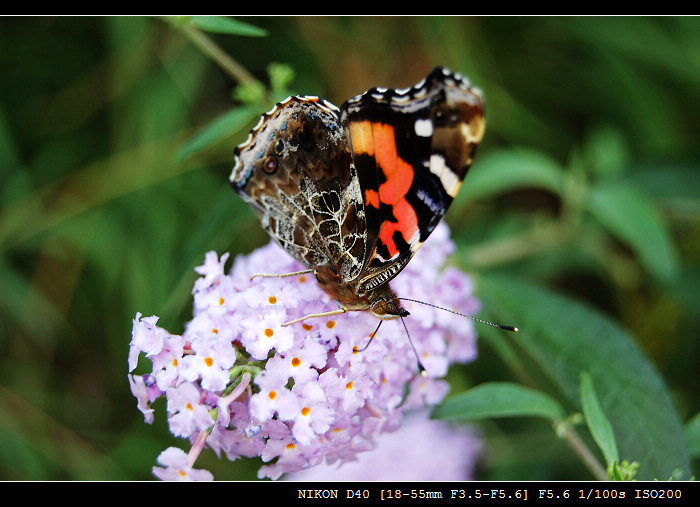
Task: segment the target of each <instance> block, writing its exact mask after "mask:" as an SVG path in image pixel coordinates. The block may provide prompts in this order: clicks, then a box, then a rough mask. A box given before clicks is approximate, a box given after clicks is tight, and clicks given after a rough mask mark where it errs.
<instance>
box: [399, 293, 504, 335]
mask: <svg viewBox="0 0 700 507" xmlns="http://www.w3.org/2000/svg"><path fill="white" fill-rule="evenodd" d="M399 299H400V300H401V301H410V302H412V303H420V304H421V305H425V306H432V307H433V308H437V309H438V310H444V311H446V312H450V313H454V314H455V315H459V316H460V317H466V318H468V319H471V320H474V321H476V322H480V323H482V324H488V325H489V326H493V327H497V328H499V329H505V330H506V331H512V332H514V333H517V332H518V328H517V327H515V326H504V325H503V324H494V323H493V322H489V321H488V320H481V319H478V318H476V317H472V316H471V315H466V314H464V313H459V312H455V311H454V310H450V309H449V308H443V307H442V306H438V305H434V304H431V303H426V302H424V301H418V300H417V299H408V298H399ZM401 320H403V319H401ZM405 325H406V324H404V326H405Z"/></svg>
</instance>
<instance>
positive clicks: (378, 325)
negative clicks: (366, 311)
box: [355, 317, 426, 376]
mask: <svg viewBox="0 0 700 507" xmlns="http://www.w3.org/2000/svg"><path fill="white" fill-rule="evenodd" d="M400 318H401V324H403V328H404V329H405V330H406V336H408V343H410V344H411V348H412V349H413V353H414V354H415V356H416V360H417V361H418V371H419V372H420V374H421V375H423V376H425V375H426V371H425V367H424V366H423V363H421V360H420V356H418V351H417V350H416V347H415V346H414V345H413V340H411V335H410V334H409V332H408V328H407V327H406V322H405V321H404V320H403V317H400ZM382 323H384V321H383V320H380V321H379V324H377V328H376V329H375V330H374V333H372V334H371V335H370V337H369V341H368V342H367V344H366V345H365V346H364V347H362V348H361V349H358V348H355V352H364V351H365V350H367V347H369V344H370V343H372V340H374V337H375V336H377V332H378V331H379V328H380V327H382Z"/></svg>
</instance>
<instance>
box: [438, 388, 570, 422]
mask: <svg viewBox="0 0 700 507" xmlns="http://www.w3.org/2000/svg"><path fill="white" fill-rule="evenodd" d="M432 416H433V417H434V418H436V419H446V418H452V417H455V418H459V419H462V420H468V421H474V420H478V419H487V418H491V417H544V418H545V419H549V420H551V421H553V422H554V421H558V420H561V419H563V418H564V409H563V408H562V407H561V405H559V403H557V402H556V401H555V400H554V399H552V398H551V397H550V396H548V395H546V394H544V393H542V392H539V391H535V390H533V389H529V388H527V387H523V386H521V385H518V384H512V383H508V382H488V383H485V384H481V385H479V386H476V387H475V388H473V389H470V390H469V391H466V392H464V393H460V394H458V395H456V396H453V397H451V398H449V399H447V400H446V401H445V402H444V403H443V404H442V405H440V406H439V407H437V408H436V409H435V410H434V411H433V414H432Z"/></svg>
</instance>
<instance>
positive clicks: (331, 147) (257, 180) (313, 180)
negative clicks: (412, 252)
mask: <svg viewBox="0 0 700 507" xmlns="http://www.w3.org/2000/svg"><path fill="white" fill-rule="evenodd" d="M338 112H339V111H338V108H337V107H336V106H334V105H333V104H331V103H329V102H327V101H325V100H323V99H319V98H317V97H309V96H297V97H289V98H287V99H286V100H284V101H282V102H280V103H279V104H277V105H276V106H275V107H274V108H273V109H272V110H271V111H270V112H268V113H266V114H264V115H263V116H262V118H261V120H260V123H258V125H257V126H256V127H255V128H254V129H253V130H252V131H251V133H250V136H249V137H248V139H247V140H246V141H245V142H244V143H242V144H241V145H239V146H238V147H237V148H236V150H235V161H236V162H235V166H234V168H233V172H232V173H231V177H230V180H231V185H232V186H233V188H234V190H236V192H237V193H238V194H239V195H240V196H241V197H242V198H243V200H244V201H246V202H247V203H248V204H249V205H250V206H251V207H252V208H253V210H255V211H256V212H257V214H258V215H259V217H260V220H261V223H262V226H263V228H264V229H265V230H266V231H267V232H268V234H270V236H271V237H272V238H273V239H274V240H275V241H276V242H277V243H278V244H279V245H280V246H281V247H282V248H284V249H285V250H286V251H287V252H289V254H290V255H292V256H293V257H294V258H295V259H297V260H298V261H299V262H301V263H302V264H304V265H306V266H308V267H310V268H317V267H319V266H323V265H326V264H330V266H331V269H332V270H333V271H337V272H338V274H339V275H340V276H341V277H342V278H343V279H344V280H353V279H355V278H356V277H357V276H358V275H359V273H360V271H361V269H362V261H363V259H364V257H365V249H366V245H365V226H366V224H365V218H364V205H363V201H362V193H361V191H360V187H359V180H358V178H357V177H356V175H355V169H354V167H353V166H352V163H351V156H350V152H349V150H348V147H347V144H346V140H345V136H344V133H343V129H342V127H341V125H340V123H339V120H338Z"/></svg>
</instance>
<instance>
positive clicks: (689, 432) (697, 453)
mask: <svg viewBox="0 0 700 507" xmlns="http://www.w3.org/2000/svg"><path fill="white" fill-rule="evenodd" d="M685 439H686V441H687V442H688V452H689V453H690V456H691V457H693V458H698V457H700V414H696V415H695V417H693V418H692V419H691V420H690V421H688V422H687V423H686V425H685Z"/></svg>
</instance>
